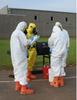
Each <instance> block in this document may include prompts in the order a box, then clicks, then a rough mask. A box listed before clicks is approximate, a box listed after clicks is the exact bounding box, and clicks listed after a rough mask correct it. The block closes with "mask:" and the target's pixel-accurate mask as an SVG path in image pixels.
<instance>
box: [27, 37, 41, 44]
mask: <svg viewBox="0 0 77 100" xmlns="http://www.w3.org/2000/svg"><path fill="white" fill-rule="evenodd" d="M39 38H40V36H38V35H35V36H33V37H32V38H31V39H29V45H32V44H33V43H35V42H36V41H37V40H38V39H39Z"/></svg>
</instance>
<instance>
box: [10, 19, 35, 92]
mask: <svg viewBox="0 0 77 100" xmlns="http://www.w3.org/2000/svg"><path fill="white" fill-rule="evenodd" d="M25 28H27V23H26V22H24V21H22V22H20V23H19V24H18V25H17V27H16V29H15V30H14V32H13V33H12V35H11V39H10V49H11V60H12V65H13V69H14V77H15V90H16V91H19V92H20V94H32V93H33V92H34V90H33V89H31V88H29V87H28V82H27V71H28V70H27V69H28V68H27V66H28V64H27V46H28V45H29V44H31V41H30V40H28V39H27V38H26V35H25V34H24V30H25Z"/></svg>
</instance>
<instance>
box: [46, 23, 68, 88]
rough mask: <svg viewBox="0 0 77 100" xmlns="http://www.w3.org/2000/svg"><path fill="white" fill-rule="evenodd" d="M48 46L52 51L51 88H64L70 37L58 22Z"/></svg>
mask: <svg viewBox="0 0 77 100" xmlns="http://www.w3.org/2000/svg"><path fill="white" fill-rule="evenodd" d="M48 45H49V48H50V51H51V64H50V66H51V68H50V69H49V82H50V85H51V86H54V87H59V86H64V76H65V75H66V73H65V71H64V67H66V58H67V51H68V48H69V35H68V32H67V31H66V30H65V29H63V27H62V25H61V23H59V22H56V24H55V25H54V27H53V30H52V34H51V36H50V38H49V39H48Z"/></svg>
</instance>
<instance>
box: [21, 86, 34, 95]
mask: <svg viewBox="0 0 77 100" xmlns="http://www.w3.org/2000/svg"><path fill="white" fill-rule="evenodd" d="M33 93H34V91H33V89H31V88H29V87H28V86H26V85H22V86H21V91H20V94H33Z"/></svg>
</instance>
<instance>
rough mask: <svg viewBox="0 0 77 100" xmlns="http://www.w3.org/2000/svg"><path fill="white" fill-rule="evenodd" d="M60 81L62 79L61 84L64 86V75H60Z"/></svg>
mask: <svg viewBox="0 0 77 100" xmlns="http://www.w3.org/2000/svg"><path fill="white" fill-rule="evenodd" d="M59 81H60V86H64V77H63V76H60V77H59Z"/></svg>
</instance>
